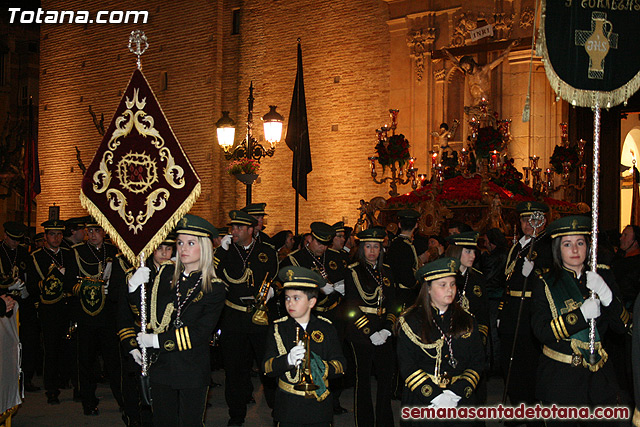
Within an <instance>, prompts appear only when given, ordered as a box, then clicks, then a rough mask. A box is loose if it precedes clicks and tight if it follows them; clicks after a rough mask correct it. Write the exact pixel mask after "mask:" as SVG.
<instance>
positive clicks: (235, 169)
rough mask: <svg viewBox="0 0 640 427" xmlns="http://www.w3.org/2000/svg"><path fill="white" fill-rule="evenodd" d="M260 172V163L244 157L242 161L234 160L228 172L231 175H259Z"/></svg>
mask: <svg viewBox="0 0 640 427" xmlns="http://www.w3.org/2000/svg"><path fill="white" fill-rule="evenodd" d="M259 170H260V163H259V162H258V161H257V160H254V159H247V158H245V157H243V158H242V159H240V160H234V161H232V162H231V163H229V166H228V167H227V172H229V175H238V174H257V173H258V171H259Z"/></svg>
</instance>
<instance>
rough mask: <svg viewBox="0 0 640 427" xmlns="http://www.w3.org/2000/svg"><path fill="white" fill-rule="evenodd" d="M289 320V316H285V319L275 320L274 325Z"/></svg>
mask: <svg viewBox="0 0 640 427" xmlns="http://www.w3.org/2000/svg"><path fill="white" fill-rule="evenodd" d="M288 318H289V316H284V317H281V318H279V319H276V320H274V321H273V323H282V322H284V321H285V320H287V319H288Z"/></svg>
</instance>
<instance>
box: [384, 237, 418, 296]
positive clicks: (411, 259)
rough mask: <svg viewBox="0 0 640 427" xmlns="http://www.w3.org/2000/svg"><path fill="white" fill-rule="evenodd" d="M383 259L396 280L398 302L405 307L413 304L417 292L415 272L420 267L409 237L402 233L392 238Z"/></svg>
mask: <svg viewBox="0 0 640 427" xmlns="http://www.w3.org/2000/svg"><path fill="white" fill-rule="evenodd" d="M385 260H386V262H387V264H389V265H390V266H391V271H392V272H393V277H394V278H395V280H396V285H397V288H398V292H397V297H398V302H399V303H400V305H404V307H405V308H407V307H409V306H411V305H413V303H414V302H415V300H416V297H417V296H418V292H419V286H418V281H417V280H416V277H415V273H416V271H417V270H418V268H419V267H420V261H419V260H418V254H417V253H416V249H415V247H414V246H413V243H411V239H409V238H408V237H406V236H402V235H400V236H397V237H396V238H395V239H393V240H392V241H391V244H390V245H389V249H388V250H387V254H386V258H385Z"/></svg>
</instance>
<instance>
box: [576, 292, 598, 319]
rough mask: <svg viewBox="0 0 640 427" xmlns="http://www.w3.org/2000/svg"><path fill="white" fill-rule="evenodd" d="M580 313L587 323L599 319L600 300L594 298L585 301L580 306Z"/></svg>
mask: <svg viewBox="0 0 640 427" xmlns="http://www.w3.org/2000/svg"><path fill="white" fill-rule="evenodd" d="M580 311H581V312H582V315H583V316H584V319H585V320H586V321H587V322H588V321H589V320H591V319H597V318H598V317H600V300H599V299H595V298H588V299H586V300H585V301H584V302H583V303H582V305H581V306H580Z"/></svg>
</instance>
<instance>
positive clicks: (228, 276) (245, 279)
mask: <svg viewBox="0 0 640 427" xmlns="http://www.w3.org/2000/svg"><path fill="white" fill-rule="evenodd" d="M213 262H214V265H215V268H216V274H217V276H218V277H219V278H220V279H222V280H223V281H224V282H225V285H226V286H227V299H226V302H225V304H226V306H225V308H224V313H223V316H222V321H221V325H220V326H221V328H222V329H223V330H226V331H237V332H247V333H249V332H260V331H261V330H264V326H260V325H256V324H254V323H253V322H252V321H251V316H252V314H253V312H252V311H251V307H252V306H253V305H255V302H256V298H257V296H258V293H259V292H260V287H261V286H262V284H263V283H269V282H272V281H273V279H274V278H275V277H276V276H277V275H278V255H277V253H276V251H275V249H273V247H271V246H269V245H267V244H266V243H261V242H258V241H256V240H254V241H253V244H252V246H251V247H250V248H249V249H248V250H245V249H244V248H243V247H241V246H238V245H236V244H235V243H231V245H230V246H229V249H228V250H225V249H224V248H222V246H220V247H218V248H217V249H216V252H215V254H214V260H213ZM272 286H273V284H272Z"/></svg>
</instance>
